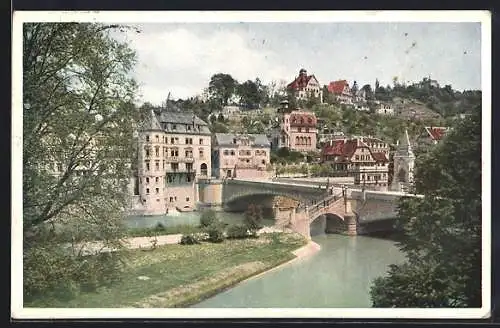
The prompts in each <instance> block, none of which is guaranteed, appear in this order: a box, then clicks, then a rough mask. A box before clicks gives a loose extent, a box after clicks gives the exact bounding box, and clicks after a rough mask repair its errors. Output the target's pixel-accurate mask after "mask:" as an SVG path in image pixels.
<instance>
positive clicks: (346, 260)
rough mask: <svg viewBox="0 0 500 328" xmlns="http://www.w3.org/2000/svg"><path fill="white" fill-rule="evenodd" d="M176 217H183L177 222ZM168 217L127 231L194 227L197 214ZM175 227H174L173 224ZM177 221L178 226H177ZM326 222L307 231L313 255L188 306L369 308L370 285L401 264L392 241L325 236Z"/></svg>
mask: <svg viewBox="0 0 500 328" xmlns="http://www.w3.org/2000/svg"><path fill="white" fill-rule="evenodd" d="M181 217H182V218H183V219H182V220H181ZM219 217H220V218H221V219H222V220H223V221H224V222H239V221H240V220H241V218H242V216H241V214H237V213H219ZM178 218H179V220H178V221H177V220H176V219H172V218H164V219H161V218H160V219H155V220H160V221H153V220H151V219H147V220H138V219H131V220H130V221H129V225H131V226H144V225H143V224H144V223H141V224H139V223H136V224H134V223H133V222H144V221H147V225H148V226H149V225H151V226H153V225H154V224H156V223H155V222H162V223H163V224H167V225H174V224H186V221H188V222H191V223H192V224H195V223H196V222H198V215H197V213H189V214H187V213H183V214H181V215H179V216H178ZM175 222H178V223H175ZM181 222H182V223H181ZM324 225H325V222H324V221H321V220H318V221H315V224H314V226H312V227H311V234H312V235H313V241H314V242H316V243H318V244H319V245H320V246H321V250H320V251H319V252H317V253H316V254H314V255H312V256H310V257H307V258H303V259H299V260H298V261H295V262H292V263H291V264H288V265H285V266H283V267H281V268H279V269H277V270H274V271H271V272H268V273H266V274H264V275H261V276H259V277H256V278H253V279H250V280H247V281H245V282H243V283H241V284H239V285H237V286H235V287H234V288H231V289H229V290H227V291H225V292H222V293H220V294H218V295H216V296H214V297H212V298H209V299H206V300H205V301H203V302H201V303H199V304H196V305H194V306H192V307H193V308H366V307H371V301H370V294H369V291H370V286H371V283H372V281H373V279H374V278H376V277H378V276H381V275H384V274H385V272H386V271H387V269H388V265H390V264H397V263H400V262H402V261H403V260H404V255H403V254H402V253H401V252H400V251H399V249H398V248H397V247H396V245H395V242H394V241H392V240H388V239H382V238H374V237H367V236H356V237H349V236H344V235H338V234H324V233H323V232H322V231H324Z"/></svg>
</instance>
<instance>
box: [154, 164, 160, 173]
mask: <svg viewBox="0 0 500 328" xmlns="http://www.w3.org/2000/svg"><path fill="white" fill-rule="evenodd" d="M155 168H156V171H159V170H160V162H156V163H155Z"/></svg>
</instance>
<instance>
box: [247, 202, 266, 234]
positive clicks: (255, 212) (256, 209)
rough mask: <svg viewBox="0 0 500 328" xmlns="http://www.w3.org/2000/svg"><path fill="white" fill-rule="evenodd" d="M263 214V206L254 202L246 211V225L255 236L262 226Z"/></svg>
mask: <svg viewBox="0 0 500 328" xmlns="http://www.w3.org/2000/svg"><path fill="white" fill-rule="evenodd" d="M262 216H263V215H262V208H261V207H260V206H258V205H254V204H250V205H249V206H248V209H247V210H246V212H245V220H244V222H245V226H246V227H247V228H248V230H250V233H251V234H252V235H254V236H255V235H256V234H257V231H258V230H259V229H260V228H262V224H261V222H262Z"/></svg>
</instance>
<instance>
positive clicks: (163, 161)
mask: <svg viewBox="0 0 500 328" xmlns="http://www.w3.org/2000/svg"><path fill="white" fill-rule="evenodd" d="M162 168H163V169H164V170H165V160H163V167H162Z"/></svg>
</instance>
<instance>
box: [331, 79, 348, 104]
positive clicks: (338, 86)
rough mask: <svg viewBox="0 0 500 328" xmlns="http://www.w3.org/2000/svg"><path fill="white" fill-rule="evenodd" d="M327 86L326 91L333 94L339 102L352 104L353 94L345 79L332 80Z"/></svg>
mask: <svg viewBox="0 0 500 328" xmlns="http://www.w3.org/2000/svg"><path fill="white" fill-rule="evenodd" d="M327 88H328V92H329V93H331V94H333V96H334V97H335V99H336V100H337V101H338V102H339V103H341V104H344V105H352V104H353V94H352V91H351V88H350V87H349V83H348V82H347V81H346V80H338V81H332V82H330V84H329V85H328V87H327Z"/></svg>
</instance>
